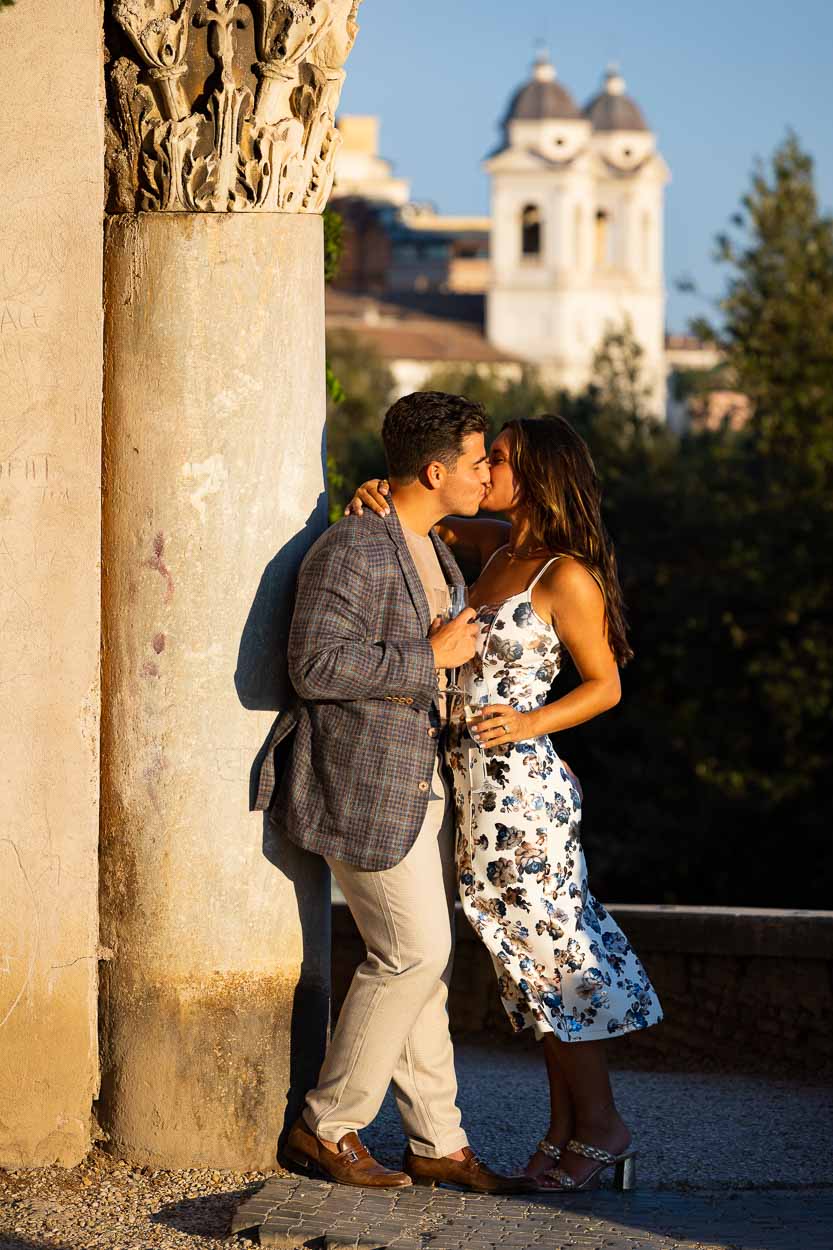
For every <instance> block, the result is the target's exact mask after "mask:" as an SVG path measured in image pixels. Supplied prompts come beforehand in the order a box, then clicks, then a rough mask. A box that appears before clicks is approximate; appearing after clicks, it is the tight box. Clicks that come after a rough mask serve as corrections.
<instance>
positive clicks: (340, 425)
mask: <svg viewBox="0 0 833 1250" xmlns="http://www.w3.org/2000/svg"><path fill="white" fill-rule="evenodd" d="M327 363H328V368H329V370H330V371H331V374H332V376H333V377H334V378H336V379H338V388H339V390H338V392H337V393H336V394H334V393H333V388H332V387H330V397H329V400H328V405H327V452H328V459H329V461H330V462H331V471H330V474H329V483H328V485H329V492H330V515H331V518H332V519H333V520H336V519H338V517H340V516H341V514H342V512H343V511H344V505H345V504H346V503H347V501H348V499H349V498H350V497H351V495H352V493H353V490H354V489H355V487H356V486H357V485H358V484H359V483H360V482H362V481H364V480H365V479H366V478H368V477H378V476H379V474H381V473H383V472H384V466H385V454H384V449H383V447H382V438H381V430H382V418H383V417H384V415H385V411H386V410H387V407H388V405H389V403H390V398H391V394H392V392H393V388H394V378H393V374H392V373H391V371H390V369H389V368H388V367H387V365H386V364H385V363H384V361H383V360H382V358H381V357H380V356H379V354H378V353H377V352H375V351H374V350H373V349H372V348H371V347H369V346H368V345H367V344H366V343H365V342H363V341H362V340H361V339H360V338H359V337H358V336H357V335H355V334H354V333H353V332H352V331H350V330H331V331H330V332H329V333H328V335H327Z"/></svg>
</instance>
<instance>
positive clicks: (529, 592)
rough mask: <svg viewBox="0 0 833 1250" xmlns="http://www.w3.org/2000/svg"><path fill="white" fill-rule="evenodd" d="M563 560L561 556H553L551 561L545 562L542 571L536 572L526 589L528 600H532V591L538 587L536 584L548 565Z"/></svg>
mask: <svg viewBox="0 0 833 1250" xmlns="http://www.w3.org/2000/svg"><path fill="white" fill-rule="evenodd" d="M563 558H564V557H563V556H553V558H552V559H551V560H547V562H546V564H545V565H544V567H543V568H542V569H539V570H538V572H537V573H536V574H535V576H534V577H533V579H532V581H531V582H530V583H529V585H528V586H527V588H526V593H527V594H528V595H529V597H530V599H531V598H532V592H533V590H534V589H535V587H536V586H537V585H538V583H539V582H540V580H541V578H542V577H543V576H544V574H545V573H546V571H547V569H548V568H549V567H550V565H551V564H555V562H556V560H563Z"/></svg>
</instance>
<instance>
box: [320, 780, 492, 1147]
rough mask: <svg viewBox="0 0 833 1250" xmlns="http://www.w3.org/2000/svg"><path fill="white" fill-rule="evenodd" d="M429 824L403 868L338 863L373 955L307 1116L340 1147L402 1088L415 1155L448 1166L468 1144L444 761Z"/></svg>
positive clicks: (333, 863) (351, 994)
mask: <svg viewBox="0 0 833 1250" xmlns="http://www.w3.org/2000/svg"><path fill="white" fill-rule="evenodd" d="M432 789H433V792H434V793H435V794H438V795H443V798H442V799H440V798H436V799H435V798H432V799H431V801H430V802H429V804H428V812H427V815H426V817H425V822H424V823H423V826H422V828H421V829H420V831H419V834H418V836H417V839H416V841H415V843H414V845H413V846H412V847H411V849H410V851H409V852H408V854H407V855H406V856H405V858H404V859H403V860H402V861H401V862H400V863H398V864H397V865H396V866H395V867H394V868H387V869H385V870H384V871H383V872H364V871H362V870H361V869H359V868H353V867H352V866H351V865H349V864H345V863H343V862H341V861H340V860H330V859H328V860H327V863H328V864H329V866H330V869H331V871H332V873H333V876H334V877H335V879H336V881H337V882H338V884H339V885H340V886H341V889H342V892H343V894H344V897H345V899H346V900H347V904H348V906H349V908H350V911H351V912H352V913H353V919H354V920H355V922H356V925H357V927H358V929H359V932H360V933H361V935H362V938H363V940H364V943H365V946H366V947H367V957H366V959H365V961H364V963H362V964H361V965H360V966H359V967H358V968H357V969H356V972H355V975H354V976H353V980H352V982H351V985H350V989H349V991H348V993H347V997H346V998H345V1000H344V1005H343V1007H342V1009H341V1014H340V1016H339V1019H338V1025H337V1027H336V1029H335V1032H334V1034H333V1038H332V1041H331V1042H330V1046H329V1048H328V1050H327V1055H326V1058H325V1060H324V1063H323V1065H322V1068H321V1073H320V1075H319V1078H318V1086H317V1087H316V1089H314V1090H312V1091H311V1092H310V1093H309V1094H308V1095H307V1106H306V1110H305V1115H304V1118H305V1119H306V1120H307V1122H308V1124H309V1126H310V1128H311V1129H312V1130H313V1132H315V1133H316V1134H317V1135H318V1136H319V1137H320V1138H323V1139H324V1141H330V1142H337V1141H338V1140H339V1138H341V1137H343V1136H344V1134H345V1133H349V1132H359V1131H360V1130H361V1129H363V1128H365V1127H366V1126H367V1125H368V1124H370V1123H371V1121H372V1120H374V1119H375V1118H376V1115H377V1113H378V1111H379V1108H380V1106H381V1105H382V1100H383V1099H384V1097H385V1093H386V1092H387V1089H388V1086H389V1085H390V1084H391V1082H392V1083H393V1088H394V1094H395V1097H396V1104H397V1107H398V1108H399V1114H400V1116H401V1118H402V1125H403V1127H404V1129H405V1132H406V1134H407V1136H408V1141H409V1143H410V1147H411V1150H412V1151H413V1152H414V1154H418V1155H423V1156H425V1157H428V1158H442V1157H443V1156H445V1155H448V1154H451V1153H453V1152H454V1151H456V1150H460V1149H461V1148H462V1147H463V1146H466V1145H467V1144H468V1140H467V1138H466V1134H465V1133H464V1132H463V1129H462V1127H461V1124H460V1112H459V1110H458V1108H457V1105H456V1100H457V1078H456V1076H455V1073H454V1052H453V1049H452V1045H451V1037H450V1035H449V1031H448V984H449V980H450V978H451V965H452V960H453V956H454V900H455V897H456V893H457V889H456V874H455V865H454V844H453V819H452V806H451V799H450V788H449V786H448V784H447V783H446V782H445V780H444V779H443V777H442V775H441V772H440V765H439V760H438V764H437V771H436V773H435V776H434V784H433V787H432Z"/></svg>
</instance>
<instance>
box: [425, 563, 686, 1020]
mask: <svg viewBox="0 0 833 1250" xmlns="http://www.w3.org/2000/svg"><path fill="white" fill-rule="evenodd" d="M543 572H544V569H542V570H541V572H540V573H539V574H538V577H536V578H535V581H534V582H533V583H532V585H531V586H530V587H529V588H528V589H527V590H526V591H523V592H522V593H521V594H520V595H515V596H513V597H512V598H510V599H507V600H506V601H505V602H504V603H501V604H497V605H484V606H483V607H481V608H480V609H479V610H478V612H477V622H478V624H479V627H480V637H479V645H478V653H477V655H476V656H475V658H474V660H472V661H471V662H470V664H467V665H466V666H465V668H463V669H462V670H461V673H460V678H459V681H460V685H461V686H462V687H463V689H464V690H465V691H466V694H467V696H472V695H474V696H476V697H478V698H480V697H482V696H484V695H485V696H487V699H486V701H487V702H489V703H509V704H511V705H512V706H513V707H515V708H517V709H518V710H519V711H529V710H531V709H533V708H535V707H540V706H541V705H542V704H544V703H546V701H547V697H548V695H549V690H550V686H551V685H552V682H553V681H554V679H555V677H556V675H557V673H558V671H559V668H560V666H561V658H562V647H561V643H560V642H559V640H558V637H557V635H556V633H555V630H554V629H553V628H552V626H551V625H549V624H546V623H545V622H544V621H542V620H541V619H540V618H539V617H538V616H537V615H536V613H535V611H534V609H533V607H532V598H531V596H532V590H533V588H534V585H535V582H537V581H538V578H539V577H540V576H541V575H542V574H543ZM484 761H485V774H484ZM449 763H450V765H451V769H452V772H453V774H454V790H455V803H456V821H457V843H456V845H457V869H458V881H459V890H460V899H461V901H462V905H463V910H464V911H465V913H466V916H467V918H468V920H469V922H470V923H471V925H472V926H473V928H474V929H475V931H476V933H477V934H478V936H479V937H480V939H481V941H483V942H484V943H485V945H486V947H487V949H488V950H489V952H490V954H491V956H492V960H493V962H494V965H495V971H496V973H497V979H498V988H499V991H500V995H501V999H502V1001H503V1005H504V1007H505V1008H506V1011H507V1013H508V1015H509V1019H510V1021H511V1024H512V1026H513V1028H514V1029H516V1030H518V1031H520V1030H521V1029H524V1028H529V1027H531V1028H533V1029H534V1031H535V1033H536V1035H537V1036H538V1037H542V1036H544V1035H545V1034H546V1033H554V1034H555V1036H556V1037H558V1038H559V1039H560V1040H561V1041H565V1042H573V1041H583V1040H589V1039H599V1038H604V1037H610V1036H612V1035H616V1034H619V1033H627V1032H629V1031H631V1030H632V1029H644V1028H646V1027H647V1026H648V1025H651V1024H656V1023H657V1022H658V1021H659V1020H661V1019H662V1012H661V1009H660V1005H659V1001H658V999H657V996H656V994H655V993H654V990H653V988H652V986H651V983H650V981H649V980H648V977H647V974H646V972H645V969H644V968H643V967H642V964H641V963H640V962H639V960H638V959H637V957H636V955H635V954H634V952H633V950H632V949H631V947H630V945H629V943H628V940H627V938H626V937H625V935H624V934H623V933H622V931H621V929H620V928H619V927H618V925H617V924H616V922H615V921H614V920H613V919H612V917H611V916H610V915H609V914H608V912H607V911H606V910H605V908H604V907H603V906H602V905H601V903H599V902H597V901H596V899H594V898H593V896H592V894H590V892H589V890H588V887H587V870H586V866H585V861H584V853H583V851H582V847H581V841H580V822H581V802H582V800H581V794H580V791H579V787H578V783H577V781H576V779H575V777H574V776H573V775H572V773H571V772H570V771H569V769H568V768H567V767H566V766H565V765H564V764H563V763H562V762H561V760H560V759H559V757H558V755H557V753H556V751H555V749H554V747H553V745H552V742H551V741H550V739H549V737H547V736H544V737H541V738H532V739H530V740H529V741H527V742H514V743H510V744H508V745H507V746H503V747H496V748H494V749H492V750H489V751H485V752H483V754H482V755H481V752H480V751H479V749H478V748H477V746H476V745H475V743H474V742H473V741H472V739H471V737H470V736H469V734H468V733H467V732H466V727H465V721H464V719H463V718H462V716H455V717H454V718H453V719H452V723H451V726H450V733H449Z"/></svg>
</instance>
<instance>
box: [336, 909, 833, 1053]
mask: <svg viewBox="0 0 833 1250" xmlns="http://www.w3.org/2000/svg"><path fill="white" fill-rule="evenodd" d="M611 911H612V913H613V914H614V915H615V917H616V919H617V921H618V922H619V923H620V924H621V926H622V928H623V929H624V930H625V932H626V933H627V935H628V937H629V938H630V940H631V941H632V943H633V945H634V948H635V949H636V950H637V951H638V953H639V955H640V957H641V959H642V960H643V962H644V963H645V965H646V967H647V969H648V972H649V974H650V976H651V979H652V981H653V983H654V985H655V986H656V989H657V991H658V993H659V996H660V999H661V1000H662V1004H663V1008H664V1010H665V1020H664V1021H663V1023H662V1024H661V1025H659V1026H657V1027H656V1028H652V1029H647V1030H646V1031H645V1032H644V1033H640V1034H630V1035H629V1036H627V1037H624V1038H617V1039H616V1041H615V1045H614V1047H612V1048H611V1059H612V1061H613V1063H614V1064H618V1065H621V1066H625V1065H627V1066H642V1067H655V1068H679V1067H682V1068H693V1069H705V1070H708V1069H713V1068H719V1069H738V1070H776V1071H779V1072H781V1073H784V1072H786V1071H788V1072H789V1074H790V1075H800V1074H802V1073H804V1074H807V1075H811V1074H812V1075H813V1076H815V1077H818V1076H819V1075H820V1074H824V1075H833V911H827V912H818V911H816V912H813V911H782V910H764V909H757V908H729V907H659V906H658V907H649V906H634V905H620V906H612V907H611ZM363 954H364V948H363V946H362V943H361V939H360V938H359V936H358V933H357V932H356V929H355V926H354V925H353V920H352V917H351V916H350V913H349V911H348V909H347V907H346V905H345V904H343V903H341V904H336V905H335V906H334V908H333V1009H334V1011H336V1012H337V1010H338V1008H339V1006H340V1005H341V1002H342V1000H343V998H344V994H345V992H346V990H347V986H348V985H349V983H350V978H351V976H352V974H353V969H354V968H355V966H356V964H357V963H358V962H359V961H360V960H361V959H362V957H363ZM450 1015H451V1026H452V1030H453V1032H454V1033H455V1034H457V1035H467V1036H482V1037H484V1038H490V1039H500V1038H509V1037H511V1036H512V1032H511V1029H510V1028H509V1025H508V1022H507V1019H506V1015H505V1012H504V1011H503V1008H502V1006H501V1004H500V1001H499V999H498V996H497V991H496V988H495V977H494V972H493V971H492V965H491V960H490V959H489V956H488V955H487V953H486V950H485V948H484V947H483V946H482V944H481V943H480V942H479V941H478V939H477V937H476V935H475V933H474V931H473V930H472V929H471V927H470V926H469V924H468V922H467V921H466V919H465V918H464V916H463V914H462V912H461V911H460V908H459V907H458V909H457V953H456V957H455V965H454V977H453V981H452V985H451V998H450ZM521 1044H530V1045H534V1042H533V1041H532V1035H531V1033H530V1032H529V1031H527V1032H526V1033H524V1034H523V1035H522V1040H521Z"/></svg>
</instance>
